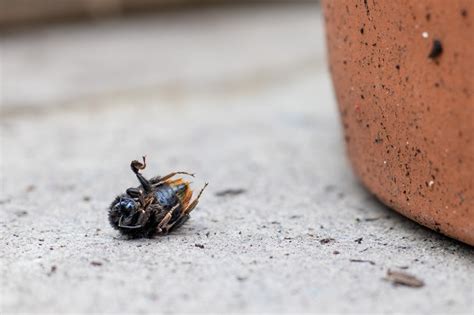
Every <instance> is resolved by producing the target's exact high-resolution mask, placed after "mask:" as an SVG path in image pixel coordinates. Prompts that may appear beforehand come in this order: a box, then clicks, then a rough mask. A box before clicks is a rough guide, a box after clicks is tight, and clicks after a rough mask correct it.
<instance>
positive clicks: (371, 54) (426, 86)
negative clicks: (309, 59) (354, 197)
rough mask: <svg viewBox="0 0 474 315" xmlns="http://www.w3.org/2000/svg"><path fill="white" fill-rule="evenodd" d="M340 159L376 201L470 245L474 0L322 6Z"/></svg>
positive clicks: (347, 0)
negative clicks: (341, 140) (340, 133)
mask: <svg viewBox="0 0 474 315" xmlns="http://www.w3.org/2000/svg"><path fill="white" fill-rule="evenodd" d="M323 5H324V15H325V22H326V32H327V42H328V51H329V62H330V69H331V74H332V78H333V82H334V87H335V91H336V96H337V100H338V104H339V109H340V113H341V117H342V122H343V126H344V132H345V139H346V143H347V149H348V153H349V157H350V160H351V162H352V164H353V167H354V170H355V172H356V173H357V175H358V176H359V178H360V179H361V181H362V182H363V183H364V185H366V186H367V187H368V189H369V190H371V191H372V192H373V193H374V194H375V195H376V196H377V197H378V198H379V199H380V200H381V201H382V202H384V203H385V204H387V205H388V206H389V207H391V208H393V209H395V210H396V211H398V212H400V213H402V214H403V215H405V216H407V217H409V218H411V219H413V220H415V221H417V222H419V223H421V224H423V225H425V226H427V227H430V228H432V229H434V230H436V231H438V232H441V233H443V234H445V235H448V236H451V237H453V238H456V239H458V240H461V241H463V242H465V243H467V244H470V245H474V26H473V24H474V1H472V0H450V1H440V0H423V1H420V0H411V1H409V0H397V1H393V0H377V1H374V0H360V1H356V0H337V1H331V0H326V1H323Z"/></svg>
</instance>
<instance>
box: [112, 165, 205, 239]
mask: <svg viewBox="0 0 474 315" xmlns="http://www.w3.org/2000/svg"><path fill="white" fill-rule="evenodd" d="M130 167H131V168H132V171H133V172H134V173H135V175H136V176H137V178H138V181H139V182H140V184H141V185H140V186H138V187H136V188H128V189H127V190H126V192H125V193H124V194H122V195H120V196H118V197H117V198H115V200H114V201H113V202H112V204H111V205H110V208H109V221H110V224H111V225H112V227H114V228H115V229H117V230H119V231H120V233H122V234H124V235H127V236H129V237H131V238H137V237H153V236H154V235H163V234H167V233H169V232H171V231H172V230H175V229H177V228H178V227H180V226H181V225H182V224H183V223H184V222H186V220H188V218H189V213H190V212H191V211H192V210H193V209H194V208H195V207H196V206H197V204H198V201H199V198H200V197H201V194H202V192H203V191H204V189H205V188H206V187H207V183H206V184H205V185H204V187H203V188H202V189H201V191H200V192H199V194H198V196H197V197H196V198H195V199H194V200H193V201H191V198H192V195H193V192H192V190H191V188H190V186H189V182H187V181H185V180H183V179H182V178H177V179H172V177H174V176H176V175H178V174H184V175H189V176H192V177H194V174H190V173H187V172H173V173H171V174H168V175H166V176H163V177H160V176H156V177H153V178H151V179H149V180H147V179H146V178H145V177H143V175H142V174H140V170H143V169H144V168H145V167H146V161H145V157H143V163H141V162H139V161H136V160H135V161H132V163H131V164H130Z"/></svg>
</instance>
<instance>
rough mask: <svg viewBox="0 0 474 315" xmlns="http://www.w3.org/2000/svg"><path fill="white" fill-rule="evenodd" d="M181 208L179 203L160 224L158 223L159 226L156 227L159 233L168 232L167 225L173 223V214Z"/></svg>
mask: <svg viewBox="0 0 474 315" xmlns="http://www.w3.org/2000/svg"><path fill="white" fill-rule="evenodd" d="M179 206H180V204H179V203H177V204H176V205H175V206H174V207H173V208H171V210H169V211H168V212H167V213H166V214H165V216H164V217H163V219H161V221H160V223H158V226H157V227H156V230H157V232H158V233H162V232H163V229H164V230H165V231H164V232H168V228H166V225H168V223H169V222H170V221H171V219H172V218H173V213H174V211H175V210H176V209H177V208H178V207H179Z"/></svg>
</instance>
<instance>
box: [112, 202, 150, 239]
mask: <svg viewBox="0 0 474 315" xmlns="http://www.w3.org/2000/svg"><path fill="white" fill-rule="evenodd" d="M148 217H149V214H148V213H146V212H145V211H144V210H143V209H142V208H141V206H140V203H139V202H136V201H135V200H133V199H132V198H128V197H117V198H116V199H115V200H114V202H112V204H111V205H110V210H109V220H110V223H111V225H112V226H113V227H114V228H116V229H118V230H120V231H121V232H122V233H124V234H129V235H134V234H137V233H140V231H141V230H142V229H143V227H144V226H145V224H146V222H147V220H148Z"/></svg>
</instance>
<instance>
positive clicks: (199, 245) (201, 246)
mask: <svg viewBox="0 0 474 315" xmlns="http://www.w3.org/2000/svg"><path fill="white" fill-rule="evenodd" d="M194 246H195V247H198V248H204V245H202V244H198V243H196V244H194Z"/></svg>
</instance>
